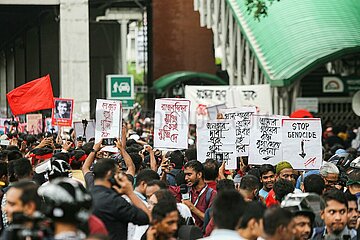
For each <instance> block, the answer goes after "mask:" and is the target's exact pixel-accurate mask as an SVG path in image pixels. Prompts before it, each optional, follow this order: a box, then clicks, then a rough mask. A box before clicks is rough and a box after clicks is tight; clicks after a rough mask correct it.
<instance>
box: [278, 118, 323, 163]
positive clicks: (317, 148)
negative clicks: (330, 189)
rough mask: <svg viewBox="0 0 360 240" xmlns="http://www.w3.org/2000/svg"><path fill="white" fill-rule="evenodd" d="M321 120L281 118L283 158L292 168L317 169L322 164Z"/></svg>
mask: <svg viewBox="0 0 360 240" xmlns="http://www.w3.org/2000/svg"><path fill="white" fill-rule="evenodd" d="M321 136H322V129H321V120H320V119H319V118H288V119H283V159H284V160H286V161H288V162H290V163H291V165H292V166H293V167H294V169H319V168H320V167H321V164H322V146H321Z"/></svg>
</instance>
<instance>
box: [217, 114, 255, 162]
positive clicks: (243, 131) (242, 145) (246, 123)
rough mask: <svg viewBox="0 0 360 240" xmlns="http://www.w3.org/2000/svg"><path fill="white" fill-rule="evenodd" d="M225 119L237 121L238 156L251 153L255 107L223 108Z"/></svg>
mask: <svg viewBox="0 0 360 240" xmlns="http://www.w3.org/2000/svg"><path fill="white" fill-rule="evenodd" d="M220 112H221V113H222V115H223V117H224V119H232V120H234V121H235V129H236V151H237V156H248V155H249V144H250V126H251V119H252V118H251V116H252V115H253V114H254V113H256V108H255V107H241V108H228V109H221V110H220Z"/></svg>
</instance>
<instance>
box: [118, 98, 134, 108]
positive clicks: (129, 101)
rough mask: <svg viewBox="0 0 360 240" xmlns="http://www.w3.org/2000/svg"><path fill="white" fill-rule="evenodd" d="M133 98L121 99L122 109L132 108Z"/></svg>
mask: <svg viewBox="0 0 360 240" xmlns="http://www.w3.org/2000/svg"><path fill="white" fill-rule="evenodd" d="M134 103H135V100H134V99H121V104H122V108H123V109H133V108H134Z"/></svg>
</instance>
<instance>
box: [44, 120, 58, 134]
mask: <svg viewBox="0 0 360 240" xmlns="http://www.w3.org/2000/svg"><path fill="white" fill-rule="evenodd" d="M44 122H45V123H44V125H45V132H51V131H53V132H58V131H59V127H58V126H56V125H52V119H51V118H45V120H44ZM51 129H53V130H51Z"/></svg>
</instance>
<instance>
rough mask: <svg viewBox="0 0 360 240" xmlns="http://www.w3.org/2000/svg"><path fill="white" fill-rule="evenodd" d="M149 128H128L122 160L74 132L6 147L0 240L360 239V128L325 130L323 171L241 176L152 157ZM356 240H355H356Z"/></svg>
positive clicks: (221, 166)
mask: <svg viewBox="0 0 360 240" xmlns="http://www.w3.org/2000/svg"><path fill="white" fill-rule="evenodd" d="M152 134H153V124H152V121H151V119H149V118H143V119H142V118H140V119H137V120H135V121H126V122H124V124H123V128H122V134H121V138H120V139H116V140H115V141H114V144H115V146H116V148H117V151H115V152H109V151H104V149H106V148H104V145H103V144H102V143H103V141H102V140H103V139H101V140H99V141H98V142H95V140H94V138H89V139H86V138H85V137H84V136H79V135H77V136H76V134H75V133H74V131H73V129H71V130H70V131H69V132H65V131H64V130H63V129H60V130H59V132H58V133H50V132H45V133H41V134H37V135H32V134H28V133H26V132H25V133H20V132H17V131H16V128H13V129H11V130H10V131H9V132H8V133H6V134H2V135H1V136H0V139H1V140H9V145H6V146H5V145H2V146H1V148H0V149H1V150H0V186H1V190H0V202H1V214H0V228H1V230H0V231H1V239H70V240H71V239H89V240H90V239H91V240H104V239H114V240H115V239H116V240H122V239H124V240H127V239H128V240H140V239H147V240H155V239H159V240H165V239H183V240H188V239H202V238H205V239H221V240H228V239H249V240H256V239H266V240H272V239H276V240H290V239H297V240H305V239H334V240H335V239H351V240H353V239H359V238H358V237H357V236H358V234H359V233H358V230H359V229H360V228H359V223H360V220H359V219H360V218H359V206H358V204H359V203H360V202H359V199H360V157H359V156H360V140H359V133H358V132H357V129H353V128H347V127H338V126H331V125H327V126H325V127H324V132H323V136H322V142H323V162H322V166H321V168H320V169H319V170H310V171H297V170H295V169H294V168H293V166H292V165H291V164H290V163H289V161H287V159H284V160H283V161H282V162H279V163H278V164H276V165H275V166H273V165H270V164H263V165H261V166H255V165H249V164H248V159H247V157H238V168H237V169H236V170H232V171H229V170H225V162H218V161H216V160H215V159H206V160H205V161H202V162H200V161H198V159H197V152H196V151H197V149H196V144H195V142H196V140H195V139H196V132H195V130H194V129H193V128H190V131H189V148H188V149H186V150H174V151H164V150H163V151H161V150H158V149H154V148H153V147H152V145H153V135H152ZM359 236H360V235H359Z"/></svg>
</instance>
